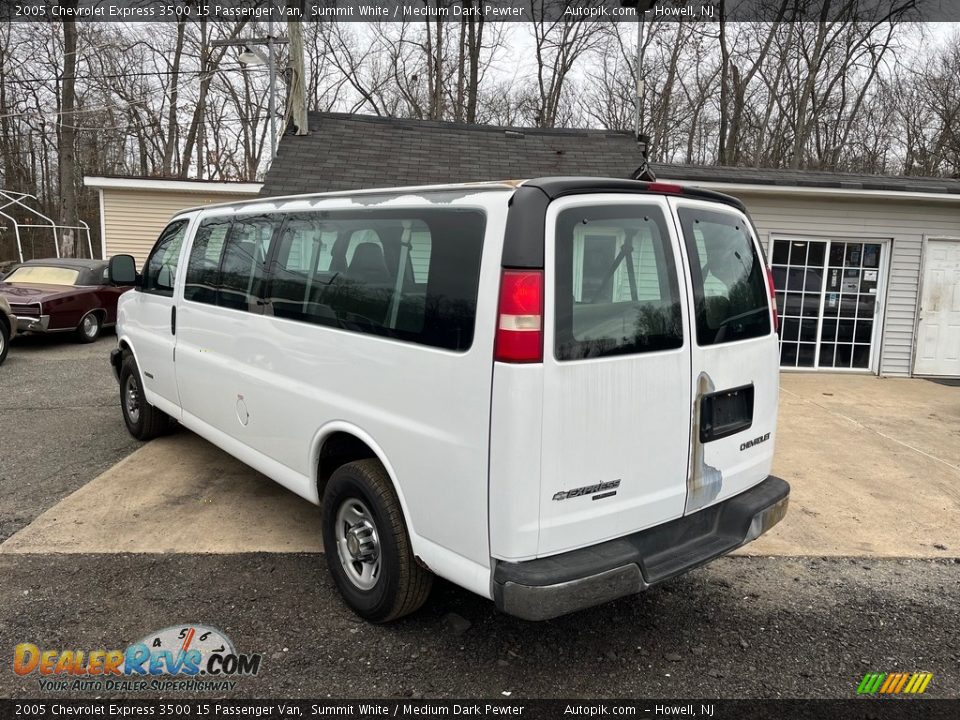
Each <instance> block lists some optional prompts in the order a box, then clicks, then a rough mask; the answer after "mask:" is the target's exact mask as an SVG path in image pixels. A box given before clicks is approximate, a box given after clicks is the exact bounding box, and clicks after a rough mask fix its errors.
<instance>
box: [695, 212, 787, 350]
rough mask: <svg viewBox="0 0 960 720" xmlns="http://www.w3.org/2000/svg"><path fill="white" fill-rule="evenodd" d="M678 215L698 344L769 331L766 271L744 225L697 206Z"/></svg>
mask: <svg viewBox="0 0 960 720" xmlns="http://www.w3.org/2000/svg"><path fill="white" fill-rule="evenodd" d="M678 215H679V216H680V225H681V228H682V229H683V237H684V241H685V242H686V246H687V255H688V256H689V258H690V275H691V278H692V281H693V295H694V300H695V303H696V307H695V310H696V312H695V316H696V324H697V343H698V344H699V345H701V346H703V345H716V344H718V343H725V342H733V341H734V340H745V339H747V338H753V337H759V336H762V335H769V334H770V309H769V305H768V302H769V301H768V298H767V282H766V276H765V275H766V272H765V268H764V266H763V261H762V260H761V258H760V256H759V254H758V253H757V251H756V247H755V245H754V242H753V238H752V235H751V233H750V228H749V227H748V226H747V223H746V222H745V221H744V220H743V219H742V218H740V217H737V216H736V215H732V214H730V213H728V212H722V211H715V210H701V209H699V208H697V209H694V208H681V209H680V210H679V211H678Z"/></svg>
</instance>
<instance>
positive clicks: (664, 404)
mask: <svg viewBox="0 0 960 720" xmlns="http://www.w3.org/2000/svg"><path fill="white" fill-rule="evenodd" d="M598 206H600V207H602V206H630V207H632V208H636V211H637V213H638V214H642V212H643V208H652V207H653V208H658V209H659V210H660V211H661V212H662V213H663V214H664V216H666V219H667V222H666V229H667V232H668V233H670V235H669V238H668V242H669V245H670V247H671V251H672V252H673V253H674V265H675V270H676V272H677V273H678V274H677V282H678V285H679V287H681V288H682V287H683V286H684V284H685V282H684V279H683V276H682V258H681V256H680V255H679V252H678V249H677V246H678V242H677V239H676V236H675V234H674V233H675V229H674V226H673V223H672V222H671V221H670V219H669V213H670V208H669V206H668V205H667V201H666V199H665V198H664V197H662V196H656V195H647V196H639V197H637V196H633V197H629V196H626V197H625V196H624V195H623V194H610V195H603V194H597V195H580V196H572V197H565V198H561V199H559V200H555V201H554V202H553V203H551V204H550V207H549V209H548V210H547V218H546V245H545V253H544V265H545V275H546V280H545V289H546V292H545V296H546V297H545V303H544V305H545V307H546V308H547V310H546V313H545V318H544V330H545V332H544V353H543V376H544V391H543V435H542V445H541V457H542V464H543V465H542V481H541V492H540V541H539V545H538V549H537V552H538V555H539V556H543V555H551V554H555V553H559V552H564V551H567V550H572V549H575V548H579V547H584V546H586V545H593V544H595V543H598V542H602V541H604V540H608V539H610V538H614V537H619V536H621V535H627V534H629V533H633V532H636V531H638V530H643V529H644V528H648V527H651V526H653V525H658V524H660V523H664V522H667V521H669V520H672V519H674V518H677V517H680V516H681V515H682V514H683V507H684V500H685V498H686V492H687V488H686V465H687V450H688V441H689V433H690V392H689V378H690V346H689V345H690V343H689V327H688V326H689V313H688V312H687V311H686V309H685V308H684V309H683V313H682V316H683V336H684V338H685V340H684V344H683V346H682V347H679V348H676V349H670V350H662V351H657V352H645V353H636V354H626V355H617V356H613V357H605V358H590V359H585V360H564V361H558V360H557V358H556V356H555V353H554V339H555V338H554V332H555V328H556V322H555V309H556V298H555V291H556V287H557V283H556V276H555V269H556V252H555V251H556V228H557V217H558V215H559V214H560V213H561V212H562V211H564V210H566V209H568V208H576V207H591V208H594V207H598ZM681 305H682V303H681ZM611 481H619V483H620V484H619V487H618V488H617V489H616V494H615V495H612V496H610V497H606V498H601V499H599V500H596V501H594V500H592V499H591V497H590V496H589V495H585V496H582V497H575V498H567V499H565V500H562V501H558V500H555V499H554V496H555V494H556V493H558V492H561V491H569V490H572V489H574V488H579V487H584V486H590V485H596V484H598V483H606V482H611Z"/></svg>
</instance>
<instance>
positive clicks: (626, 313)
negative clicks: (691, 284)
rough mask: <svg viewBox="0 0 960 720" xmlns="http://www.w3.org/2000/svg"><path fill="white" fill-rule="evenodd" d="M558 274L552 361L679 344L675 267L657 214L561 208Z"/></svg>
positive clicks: (652, 211)
mask: <svg viewBox="0 0 960 720" xmlns="http://www.w3.org/2000/svg"><path fill="white" fill-rule="evenodd" d="M556 274H557V277H556V283H557V288H556V340H555V348H554V350H555V354H556V357H557V359H558V360H575V359H580V358H592V357H607V356H611V355H623V354H627V353H642V352H652V351H655V350H667V349H670V348H678V347H680V346H682V345H683V325H682V316H681V310H680V291H679V288H678V283H677V272H676V265H675V263H674V257H673V252H672V250H671V248H670V241H669V236H668V234H667V231H666V225H665V222H664V217H663V214H662V213H661V211H660V209H659V208H656V207H643V206H637V205H623V206H621V205H616V206H605V207H582V208H571V209H569V210H564V211H563V212H561V213H560V215H559V217H558V218H557V238H556Z"/></svg>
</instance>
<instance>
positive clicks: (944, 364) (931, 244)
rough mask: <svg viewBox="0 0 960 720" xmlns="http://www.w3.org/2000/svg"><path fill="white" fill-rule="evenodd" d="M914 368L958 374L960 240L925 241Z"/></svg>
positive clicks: (921, 372) (927, 372) (918, 371)
mask: <svg viewBox="0 0 960 720" xmlns="http://www.w3.org/2000/svg"><path fill="white" fill-rule="evenodd" d="M913 372H914V373H916V374H917V375H947V376H957V377H960V240H929V241H928V242H927V252H926V259H925V261H924V270H923V298H922V299H921V301H920V324H919V326H918V328H917V358H916V361H915V362H914V366H913Z"/></svg>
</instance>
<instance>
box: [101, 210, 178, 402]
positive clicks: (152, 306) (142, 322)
mask: <svg viewBox="0 0 960 720" xmlns="http://www.w3.org/2000/svg"><path fill="white" fill-rule="evenodd" d="M196 218H197V213H196V212H192V213H181V214H179V215H176V216H175V217H174V218H172V219H171V220H170V222H171V223H173V222H177V221H180V220H186V221H187V223H188V225H187V230H186V233H187V234H186V237H185V238H184V240H183V242H182V244H181V246H180V262H179V263H178V265H177V277H176V278H175V279H174V287H176V288H177V291H176V292H179V288H180V287H181V286H182V282H183V276H184V272H185V265H186V262H185V261H184V258H185V257H186V256H185V254H184V253H185V252H186V248H187V245H188V243H189V239H190V237H191V235H192V234H193V232H194V230H196V225H197V223H196ZM176 292H175V293H174V295H173V297H166V296H163V295H157V294H154V293H146V292H127V293H123V295H121V296H120V298H119V300H118V302H117V337H118V340H120V341H123V342H125V343H126V344H127V346H128V347H130V348H131V349H132V350H133V353H134V357H135V358H136V360H137V366H138V367H139V368H140V373H141V375H142V376H143V378H142V379H143V392H144V396H145V397H146V399H147V402H149V403H150V404H151V405H154V406H156V407H158V408H160V409H161V410H163V411H164V412H165V413H167V414H168V415H169V416H170V417H172V418H174V419H177V420H179V419H180V418H181V416H180V397H179V393H178V391H177V379H176V371H175V370H176V366H175V364H174V356H175V349H174V348H175V346H176V337H175V336H174V334H173V333H172V332H171V326H170V321H171V313H172V312H173V308H174V307H175V306H176V302H177V297H176Z"/></svg>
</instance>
